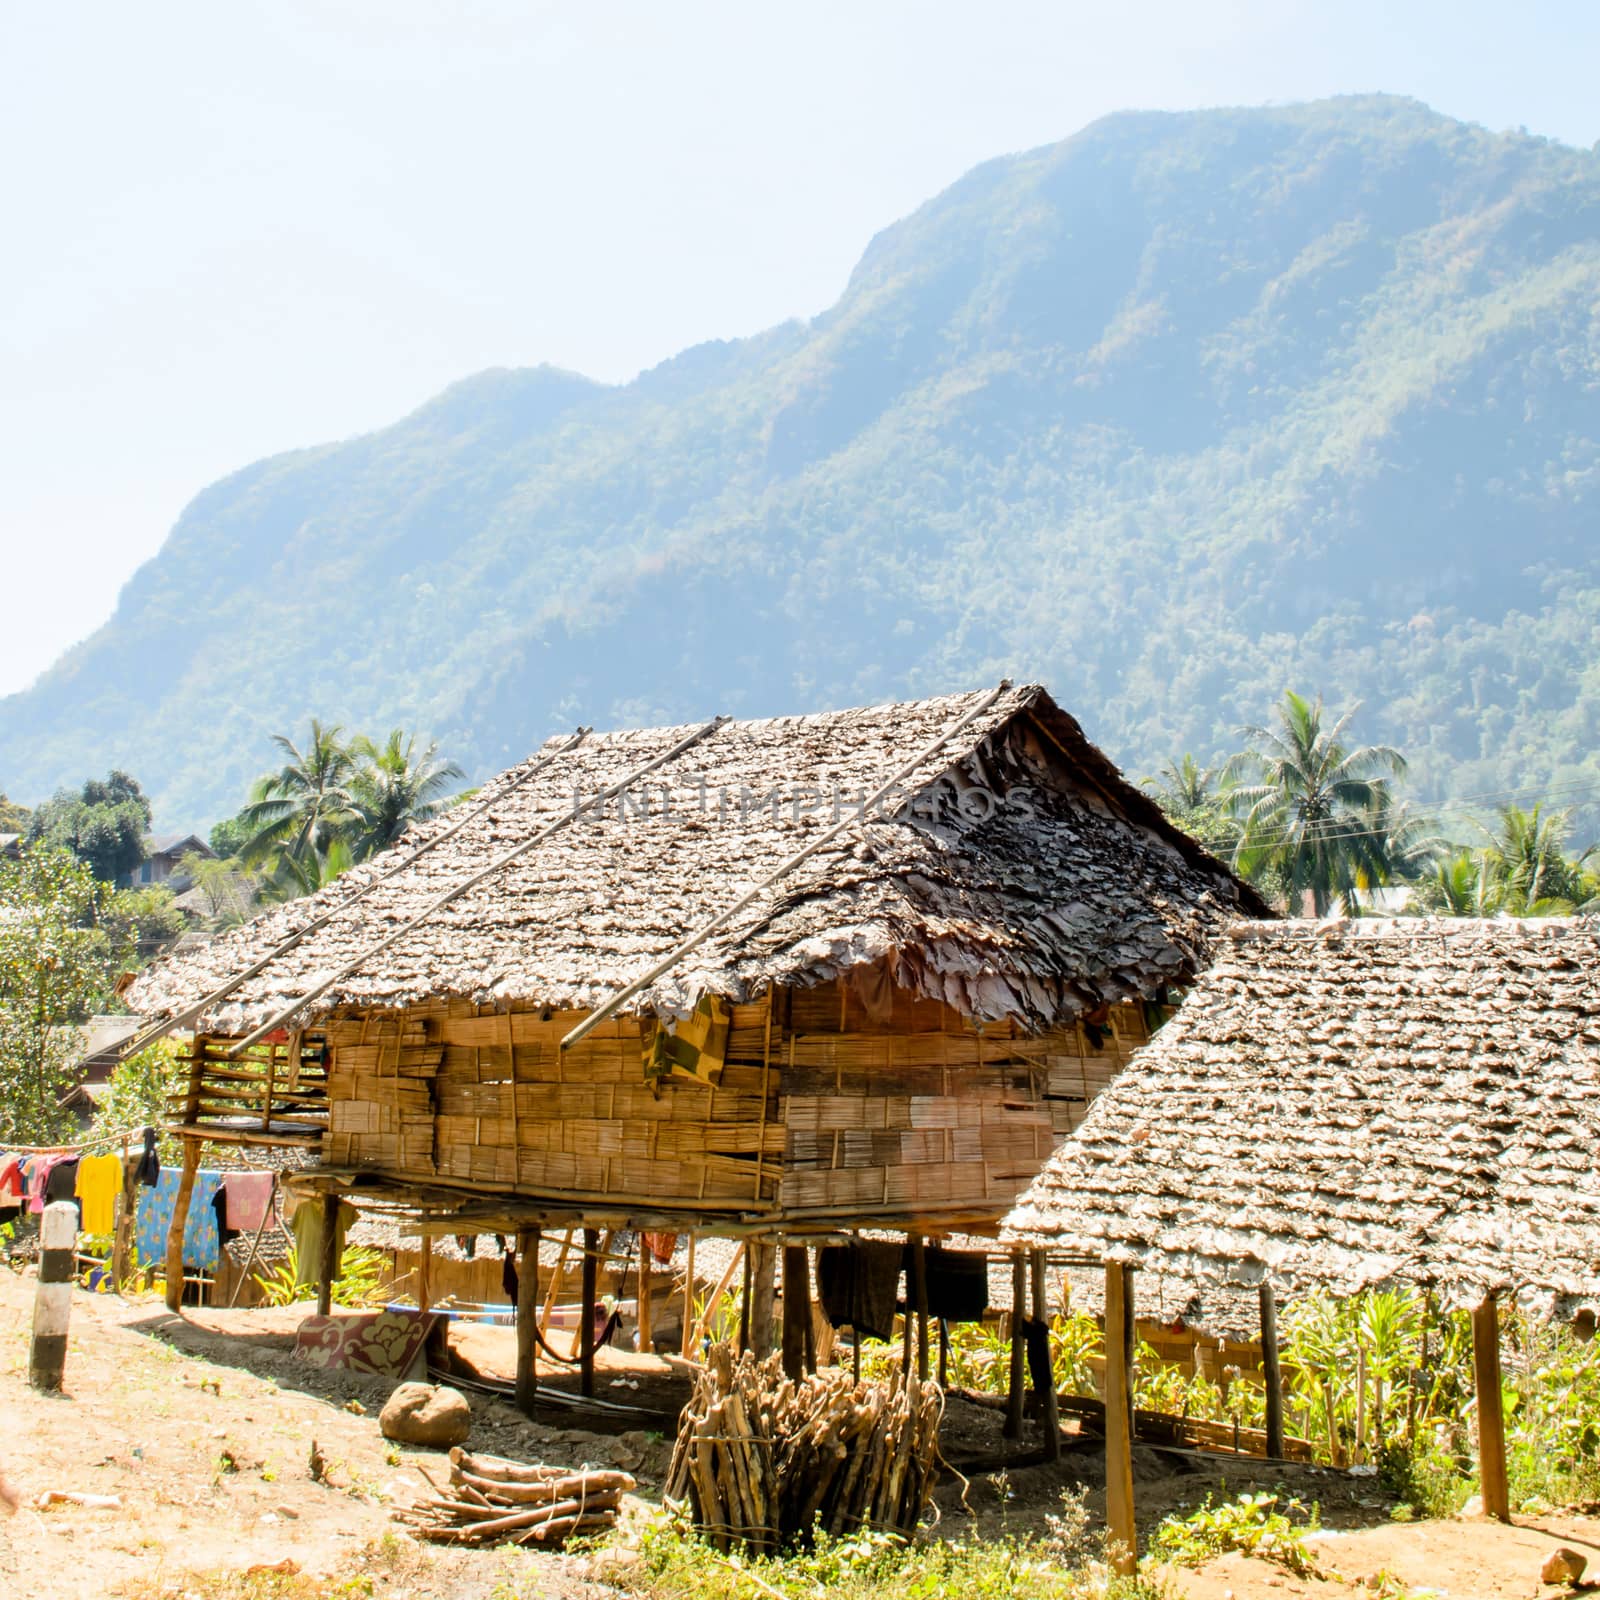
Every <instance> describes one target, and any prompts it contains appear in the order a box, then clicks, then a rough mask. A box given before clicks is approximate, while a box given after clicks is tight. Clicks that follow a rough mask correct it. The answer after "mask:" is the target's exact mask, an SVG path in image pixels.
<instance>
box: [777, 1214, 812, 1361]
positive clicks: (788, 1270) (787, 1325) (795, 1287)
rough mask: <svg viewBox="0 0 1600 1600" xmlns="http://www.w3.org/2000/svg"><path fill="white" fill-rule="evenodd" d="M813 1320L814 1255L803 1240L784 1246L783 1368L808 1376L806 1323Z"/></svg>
mask: <svg viewBox="0 0 1600 1600" xmlns="http://www.w3.org/2000/svg"><path fill="white" fill-rule="evenodd" d="M810 1321H811V1258H810V1256H809V1255H808V1254H807V1253H806V1247H805V1246H804V1245H803V1244H790V1245H785V1246H784V1247H783V1370H784V1374H785V1375H786V1376H787V1377H789V1378H791V1379H793V1380H794V1381H795V1382H796V1383H798V1382H799V1381H800V1379H801V1378H802V1377H804V1376H805V1370H806V1327H807V1324H809V1323H810Z"/></svg>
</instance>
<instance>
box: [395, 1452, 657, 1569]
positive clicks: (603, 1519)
mask: <svg viewBox="0 0 1600 1600" xmlns="http://www.w3.org/2000/svg"><path fill="white" fill-rule="evenodd" d="M419 1470H420V1469H419ZM423 1477H424V1478H425V1479H427V1483H428V1487H429V1488H430V1489H431V1490H432V1491H433V1493H432V1494H431V1495H429V1496H426V1497H424V1498H423V1499H421V1500H418V1501H416V1502H415V1503H414V1504H413V1505H411V1506H408V1507H406V1508H405V1509H403V1510H400V1511H397V1512H395V1514H394V1516H395V1521H396V1522H403V1523H405V1524H406V1526H407V1527H409V1528H410V1529H411V1531H412V1533H414V1534H415V1535H416V1536H417V1538H419V1539H430V1540H433V1541H434V1542H435V1543H439V1544H499V1543H501V1542H502V1541H504V1540H512V1541H514V1542H515V1543H517V1544H529V1543H535V1544H542V1545H546V1546H550V1547H554V1546H556V1545H560V1544H562V1543H564V1542H565V1541H566V1540H567V1539H568V1538H570V1537H571V1536H572V1535H573V1534H575V1533H583V1534H593V1533H600V1532H603V1531H604V1530H605V1529H607V1528H610V1527H612V1526H614V1525H615V1523H616V1520H617V1502H618V1501H619V1500H621V1498H622V1496H623V1495H624V1494H626V1493H628V1491H629V1490H631V1489H633V1488H634V1487H635V1484H634V1480H633V1479H632V1478H631V1477H629V1475H628V1474H627V1473H626V1472H589V1471H580V1470H578V1469H575V1468H572V1467H545V1466H536V1465H533V1464H531V1463H529V1462H525V1461H508V1460H506V1458H505V1457H503V1456H485V1455H469V1454H468V1453H467V1452H466V1451H465V1450H463V1449H462V1448H461V1447H460V1446H459V1445H457V1446H456V1448H455V1449H454V1450H452V1451H451V1452H450V1483H449V1486H448V1487H446V1488H442V1487H441V1486H440V1485H439V1484H437V1483H435V1482H434V1480H433V1479H432V1478H431V1477H429V1476H428V1474H427V1473H426V1472H424V1473H423Z"/></svg>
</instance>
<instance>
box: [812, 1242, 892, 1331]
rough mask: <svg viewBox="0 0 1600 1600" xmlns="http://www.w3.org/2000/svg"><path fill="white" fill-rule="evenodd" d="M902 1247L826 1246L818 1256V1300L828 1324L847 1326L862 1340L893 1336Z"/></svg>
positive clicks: (838, 1326)
mask: <svg viewBox="0 0 1600 1600" xmlns="http://www.w3.org/2000/svg"><path fill="white" fill-rule="evenodd" d="M904 1256H905V1247H904V1246H903V1245H898V1244H876V1243H872V1244H859V1243H858V1244H843V1245H829V1246H827V1247H825V1248H824V1249H821V1250H819V1251H818V1252H817V1297H818V1299H820V1300H821V1302H822V1309H823V1311H824V1312H825V1313H826V1315H827V1318H828V1321H829V1322H830V1323H832V1324H833V1326H834V1327H836V1328H842V1327H845V1326H846V1325H848V1326H849V1327H851V1328H852V1329H854V1330H855V1332H856V1333H857V1334H859V1335H860V1336H861V1337H862V1338H864V1339H889V1338H892V1337H893V1336H894V1312H895V1301H896V1300H897V1299H898V1298H899V1291H900V1268H901V1265H902V1262H903V1260H904Z"/></svg>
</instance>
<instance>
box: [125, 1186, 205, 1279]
mask: <svg viewBox="0 0 1600 1600" xmlns="http://www.w3.org/2000/svg"><path fill="white" fill-rule="evenodd" d="M222 1176H223V1175H222V1174H221V1173H220V1172H213V1171H211V1170H210V1169H208V1168H205V1167H202V1168H201V1169H200V1171H198V1172H197V1173H196V1174H195V1175H194V1191H193V1193H192V1194H191V1195H190V1197H189V1216H188V1219H187V1220H186V1221H185V1223H184V1226H183V1264H184V1266H185V1267H189V1268H192V1269H194V1270H195V1271H199V1272H209V1271H212V1270H213V1269H214V1268H215V1267H216V1265H217V1261H218V1259H219V1257H220V1250H221V1245H220V1242H219V1241H218V1239H217V1213H216V1210H215V1209H214V1207H213V1205H212V1201H213V1200H214V1199H215V1197H216V1193H217V1190H218V1189H219V1188H221V1186H222ZM180 1177H181V1174H180V1173H179V1171H178V1169H177V1168H176V1167H168V1168H166V1170H165V1171H163V1172H162V1174H161V1176H160V1177H159V1178H157V1179H156V1182H155V1187H154V1188H153V1189H152V1190H151V1192H150V1193H149V1194H148V1195H146V1196H145V1198H144V1200H143V1201H142V1202H141V1203H140V1206H139V1217H138V1222H137V1224H136V1226H135V1228H134V1238H135V1239H136V1241H137V1242H138V1248H139V1260H140V1261H141V1262H143V1263H144V1264H145V1265H146V1266H157V1267H159V1266H161V1265H162V1264H163V1263H164V1262H165V1261H166V1259H167V1235H168V1233H170V1232H171V1231H172V1214H173V1212H174V1211H175V1210H176V1208H177V1203H178V1183H179V1179H180Z"/></svg>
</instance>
